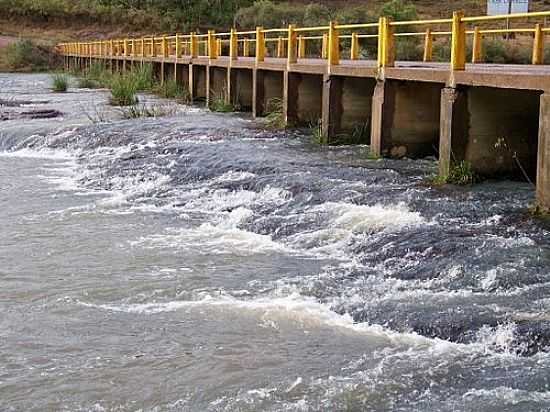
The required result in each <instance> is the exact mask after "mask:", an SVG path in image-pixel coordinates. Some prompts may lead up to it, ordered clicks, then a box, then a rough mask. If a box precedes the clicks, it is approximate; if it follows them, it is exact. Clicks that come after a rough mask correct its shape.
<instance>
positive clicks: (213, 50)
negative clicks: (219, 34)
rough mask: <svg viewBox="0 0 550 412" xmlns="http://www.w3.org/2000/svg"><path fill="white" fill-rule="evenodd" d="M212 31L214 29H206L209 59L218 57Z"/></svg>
mask: <svg viewBox="0 0 550 412" xmlns="http://www.w3.org/2000/svg"><path fill="white" fill-rule="evenodd" d="M214 33H215V32H214V30H208V57H209V58H210V59H217V58H218V45H217V42H216V37H215V36H214Z"/></svg>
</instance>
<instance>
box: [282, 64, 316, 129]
mask: <svg viewBox="0 0 550 412" xmlns="http://www.w3.org/2000/svg"><path fill="white" fill-rule="evenodd" d="M323 78H324V77H323V75H319V74H304V73H296V72H289V71H285V74H284V98H283V113H284V118H285V122H286V124H287V125H288V126H297V127H299V126H309V127H317V126H320V124H319V123H320V122H321V121H322V120H321V119H322V102H323Z"/></svg>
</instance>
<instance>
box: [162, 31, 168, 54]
mask: <svg viewBox="0 0 550 412" xmlns="http://www.w3.org/2000/svg"><path fill="white" fill-rule="evenodd" d="M162 57H164V58H167V57H168V43H167V41H166V36H162Z"/></svg>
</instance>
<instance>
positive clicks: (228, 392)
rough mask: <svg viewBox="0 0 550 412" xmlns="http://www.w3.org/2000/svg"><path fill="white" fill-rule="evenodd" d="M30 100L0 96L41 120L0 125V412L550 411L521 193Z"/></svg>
mask: <svg viewBox="0 0 550 412" xmlns="http://www.w3.org/2000/svg"><path fill="white" fill-rule="evenodd" d="M48 87H49V77H48V76H47V75H43V74H36V75H9V74H0V100H1V99H4V101H5V100H11V101H12V102H16V101H25V100H27V104H25V105H24V106H22V107H9V108H7V107H2V106H0V112H2V110H4V111H5V112H10V113H12V114H13V113H16V114H17V113H19V114H20V113H21V112H22V111H23V110H27V111H28V110H38V109H52V110H59V111H60V112H61V113H62V116H61V117H57V118H54V119H29V118H22V117H18V115H12V117H11V120H5V121H0V193H1V197H0V205H1V208H0V228H1V230H0V410H1V411H7V412H11V411H94V412H103V411H154V412H160V411H498V412H503V411H549V410H550V386H549V385H550V353H549V345H550V236H549V229H550V226H549V225H548V224H547V223H545V222H544V221H542V220H538V219H535V218H532V217H531V216H530V215H529V214H528V213H527V211H526V210H527V207H528V205H529V204H530V202H532V201H533V198H534V190H533V188H532V187H531V186H530V185H529V184H527V183H520V182H506V181H504V182H486V183H483V184H480V185H476V186H474V187H467V188H456V187H435V188H434V187H430V186H428V185H426V184H425V183H424V182H425V179H426V177H427V176H430V175H431V174H432V173H434V171H435V169H436V163H435V161H434V160H433V159H424V160H416V161H411V160H388V159H382V160H370V159H368V158H367V156H366V155H365V153H366V149H365V148H364V147H332V148H326V147H319V146H317V145H314V144H311V143H310V142H309V139H308V138H307V137H306V136H303V135H301V134H300V133H298V132H288V133H285V132H272V131H271V132H270V131H263V130H262V129H260V128H259V127H258V126H257V124H256V123H255V122H254V121H252V120H251V119H250V118H248V117H246V116H243V115H238V114H215V113H209V112H208V111H205V110H203V109H200V108H193V107H185V106H177V108H175V109H174V110H171V111H173V113H171V114H169V115H167V116H165V117H160V118H156V119H152V118H149V119H129V120H124V119H121V116H120V114H119V113H117V111H116V109H113V108H110V107H109V106H108V105H107V104H106V101H107V93H106V92H105V91H102V90H79V89H76V88H72V89H71V90H70V91H69V93H66V94H54V93H51V92H50V91H49V90H48ZM147 99H148V101H151V102H153V103H152V104H154V102H155V99H153V98H147ZM161 104H167V103H165V102H164V103H161ZM14 106H16V105H14Z"/></svg>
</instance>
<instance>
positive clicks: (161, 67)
mask: <svg viewBox="0 0 550 412" xmlns="http://www.w3.org/2000/svg"><path fill="white" fill-rule="evenodd" d="M164 70H165V69H164V61H162V62H161V63H160V84H164Z"/></svg>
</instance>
